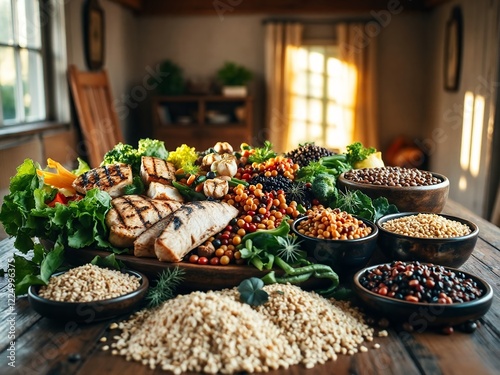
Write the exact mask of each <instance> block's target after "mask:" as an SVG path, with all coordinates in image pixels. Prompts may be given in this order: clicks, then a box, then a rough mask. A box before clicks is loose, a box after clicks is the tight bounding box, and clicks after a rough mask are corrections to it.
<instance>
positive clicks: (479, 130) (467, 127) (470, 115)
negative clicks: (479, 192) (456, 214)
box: [460, 91, 485, 177]
mask: <svg viewBox="0 0 500 375" xmlns="http://www.w3.org/2000/svg"><path fill="white" fill-rule="evenodd" d="M484 105H485V101H484V96H481V95H475V96H474V94H473V93H472V92H471V91H467V92H466V93H465V96H464V113H463V122H462V142H461V147H460V166H461V167H462V170H464V171H469V172H470V174H471V175H472V176H473V177H477V176H478V175H479V168H480V161H481V149H482V141H483V140H482V137H483V123H484Z"/></svg>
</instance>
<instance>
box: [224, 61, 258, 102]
mask: <svg viewBox="0 0 500 375" xmlns="http://www.w3.org/2000/svg"><path fill="white" fill-rule="evenodd" d="M217 78H218V79H219V81H220V82H221V83H222V94H223V95H225V96H246V95H247V86H246V85H247V83H248V82H249V81H250V80H251V79H252V72H251V71H250V70H248V69H247V68H245V67H244V66H242V65H238V64H236V63H234V62H229V61H228V62H226V63H224V65H223V66H222V68H220V69H219V70H218V71H217Z"/></svg>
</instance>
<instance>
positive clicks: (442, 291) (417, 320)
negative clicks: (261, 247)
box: [353, 260, 493, 332]
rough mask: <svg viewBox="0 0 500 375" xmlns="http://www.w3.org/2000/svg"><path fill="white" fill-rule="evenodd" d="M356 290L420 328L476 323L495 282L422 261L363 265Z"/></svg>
mask: <svg viewBox="0 0 500 375" xmlns="http://www.w3.org/2000/svg"><path fill="white" fill-rule="evenodd" d="M353 288H354V291H355V293H356V295H357V297H358V298H359V299H360V300H361V302H362V303H363V304H364V305H365V306H366V307H367V308H368V309H369V310H370V311H371V312H373V313H374V314H376V315H379V316H381V317H384V318H387V319H388V320H389V321H398V322H402V323H406V324H409V325H410V326H412V327H413V329H415V330H416V331H418V332H420V331H423V330H426V329H427V328H428V327H434V326H443V327H450V326H454V325H459V324H463V323H466V322H474V321H475V320H476V319H478V318H480V317H481V316H483V315H484V314H486V312H487V311H488V310H489V308H490V307H491V304H492V301H493V290H492V288H491V286H490V285H489V284H488V283H487V282H486V281H484V280H482V279H481V278H479V277H477V276H474V275H472V274H470V273H467V272H464V271H462V270H459V269H456V268H451V267H445V266H440V265H436V264H432V263H421V262H418V261H412V262H404V261H400V260H398V261H393V262H391V263H384V264H378V265H374V266H370V267H367V268H364V269H362V270H360V271H358V272H357V273H356V274H355V275H354V280H353ZM472 326H473V325H472Z"/></svg>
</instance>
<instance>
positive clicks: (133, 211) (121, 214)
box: [106, 195, 181, 247]
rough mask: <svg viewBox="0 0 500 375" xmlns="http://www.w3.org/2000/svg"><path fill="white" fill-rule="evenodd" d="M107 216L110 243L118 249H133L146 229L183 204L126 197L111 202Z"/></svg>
mask: <svg viewBox="0 0 500 375" xmlns="http://www.w3.org/2000/svg"><path fill="white" fill-rule="evenodd" d="M111 204H112V206H113V208H112V209H110V210H109V211H108V213H107V215H106V224H107V225H108V227H109V228H110V235H109V242H110V243H111V244H113V245H114V246H117V247H131V246H132V245H133V243H134V240H135V239H136V238H137V237H139V235H140V234H141V233H142V232H144V231H145V230H146V229H148V228H149V227H151V226H152V225H154V224H155V223H156V222H158V221H160V220H161V219H163V218H164V217H166V216H168V215H169V214H170V213H172V212H173V211H175V210H177V209H178V208H179V207H181V203H179V202H175V201H165V200H156V199H149V198H147V197H144V196H141V195H125V196H122V197H118V198H115V199H113V200H112V201H111Z"/></svg>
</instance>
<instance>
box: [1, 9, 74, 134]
mask: <svg viewBox="0 0 500 375" xmlns="http://www.w3.org/2000/svg"><path fill="white" fill-rule="evenodd" d="M64 4H65V2H64V1H59V0H39V7H40V10H39V12H40V32H41V48H40V53H41V58H42V72H43V84H44V93H43V95H44V103H45V104H44V109H45V118H44V119H39V120H33V121H26V119H25V121H22V122H17V123H10V124H6V123H5V121H4V120H3V114H2V118H1V119H0V140H1V139H4V138H12V137H21V136H25V135H34V134H39V133H43V132H46V131H53V130H59V129H63V130H67V129H70V127H71V124H70V103H69V90H68V85H67V76H66V75H67V49H66V25H65V9H64ZM14 5H15V2H14ZM15 6H16V5H15ZM16 12H17V10H16ZM14 21H15V20H14ZM1 45H2V46H4V45H6V46H9V47H14V48H19V49H22V48H25V47H20V46H19V43H17V46H16V45H14V46H13V45H9V44H5V43H1ZM30 49H31V50H32V49H33V48H30ZM17 53H19V52H17ZM18 79H19V78H18ZM17 91H19V90H17ZM16 95H17V94H16Z"/></svg>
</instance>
